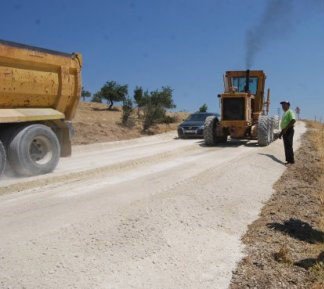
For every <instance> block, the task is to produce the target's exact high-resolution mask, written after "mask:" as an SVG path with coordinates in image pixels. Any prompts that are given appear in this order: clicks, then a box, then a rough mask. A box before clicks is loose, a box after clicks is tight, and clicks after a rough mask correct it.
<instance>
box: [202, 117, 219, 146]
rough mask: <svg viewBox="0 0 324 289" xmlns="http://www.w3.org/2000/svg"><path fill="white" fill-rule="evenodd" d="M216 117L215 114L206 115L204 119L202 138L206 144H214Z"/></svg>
mask: <svg viewBox="0 0 324 289" xmlns="http://www.w3.org/2000/svg"><path fill="white" fill-rule="evenodd" d="M217 122H218V119H217V118H216V117H215V116H208V117H207V118H206V120H205V126H204V140H205V144H206V145H207V146H212V145H215V144H216V132H215V127H216V123H217Z"/></svg>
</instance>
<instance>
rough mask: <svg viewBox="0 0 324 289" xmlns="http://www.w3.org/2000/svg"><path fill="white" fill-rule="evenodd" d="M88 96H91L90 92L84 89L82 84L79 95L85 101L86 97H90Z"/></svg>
mask: <svg viewBox="0 0 324 289" xmlns="http://www.w3.org/2000/svg"><path fill="white" fill-rule="evenodd" d="M90 96H91V92H90V91H88V90H84V87H83V86H82V90H81V97H82V99H83V101H85V99H86V97H90Z"/></svg>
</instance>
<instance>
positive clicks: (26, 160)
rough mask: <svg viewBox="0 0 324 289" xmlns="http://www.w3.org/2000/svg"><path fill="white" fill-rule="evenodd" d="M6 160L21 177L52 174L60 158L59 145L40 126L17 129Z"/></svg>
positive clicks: (43, 127) (47, 129)
mask: <svg viewBox="0 0 324 289" xmlns="http://www.w3.org/2000/svg"><path fill="white" fill-rule="evenodd" d="M7 151H8V160H9V163H10V165H11V167H12V168H13V170H14V171H15V172H16V173H17V174H19V175H22V176H35V175H41V174H46V173H49V172H52V171H53V170H54V169H55V168H56V166H57V164H58V161H59V158H60V144H59V141H58V139H57V137H56V135H55V133H54V132H53V131H52V130H51V129H50V128H49V127H47V126H45V125H42V124H32V125H28V126H25V127H21V128H20V129H18V130H17V131H16V132H15V133H14V135H13V136H12V138H11V140H10V141H9V144H8V148H7Z"/></svg>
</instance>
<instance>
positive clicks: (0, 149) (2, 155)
mask: <svg viewBox="0 0 324 289" xmlns="http://www.w3.org/2000/svg"><path fill="white" fill-rule="evenodd" d="M6 162H7V157H6V150H5V148H4V146H3V144H2V142H1V141H0V177H1V176H2V174H3V173H4V170H5V168H6Z"/></svg>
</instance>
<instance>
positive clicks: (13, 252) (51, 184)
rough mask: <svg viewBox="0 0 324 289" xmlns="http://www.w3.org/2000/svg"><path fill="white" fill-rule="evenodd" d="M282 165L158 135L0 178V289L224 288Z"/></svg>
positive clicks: (272, 151)
mask: <svg viewBox="0 0 324 289" xmlns="http://www.w3.org/2000/svg"><path fill="white" fill-rule="evenodd" d="M304 131H305V126H304V124H303V123H298V125H297V127H296V134H295V140H296V142H295V148H297V146H298V144H299V138H300V136H301V135H302V133H303V132H304ZM283 159H284V158H283V146H282V141H276V142H275V143H273V144H271V145H270V146H269V147H266V148H260V147H258V146H257V145H256V144H255V143H254V142H250V143H242V142H233V143H230V144H228V145H225V146H223V147H204V146H203V145H202V141H201V140H177V139H175V134H174V133H168V134H164V135H159V136H153V137H147V138H141V139H136V140H130V141H123V142H117V143H110V144H95V145H90V146H84V147H75V149H74V156H73V157H72V158H70V159H65V160H62V161H61V163H60V165H59V167H58V169H57V170H56V171H55V173H53V174H51V175H47V176H42V177H37V178H28V179H13V178H11V177H7V178H5V179H2V180H1V183H0V232H1V238H0V288H15V289H19V288H26V289H36V288H42V289H43V288H48V289H49V288H53V289H54V288H55V289H57V288H60V289H64V288H84V289H89V288H92V289H94V288H98V289H105V288H107V289H128V288H139V289H155V288H156V289H167V288H170V289H171V288H172V289H174V288H193V289H199V288H204V289H207V288H213V289H214V288H227V287H228V285H229V282H230V279H231V272H232V270H234V269H235V265H236V262H238V261H239V260H240V259H241V258H242V249H243V247H242V244H241V242H240V237H241V236H242V234H243V233H244V232H245V230H246V228H247V225H248V224H249V223H251V222H252V221H253V220H255V219H256V218H257V216H258V213H259V211H260V209H261V207H262V204H263V203H264V202H265V201H266V200H267V199H268V198H269V197H270V195H271V194H272V184H273V183H274V182H275V181H276V180H277V179H278V178H279V177H280V175H281V174H282V173H283V171H284V170H285V167H284V166H283V164H282V163H280V160H283Z"/></svg>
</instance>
